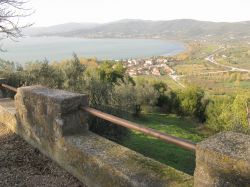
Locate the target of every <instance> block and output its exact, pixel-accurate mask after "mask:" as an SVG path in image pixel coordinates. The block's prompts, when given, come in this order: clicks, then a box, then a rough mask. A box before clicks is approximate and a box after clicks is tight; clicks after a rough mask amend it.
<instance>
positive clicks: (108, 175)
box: [0, 86, 193, 187]
mask: <svg viewBox="0 0 250 187" xmlns="http://www.w3.org/2000/svg"><path fill="white" fill-rule="evenodd" d="M8 101H9V102H11V101H10V100H8ZM87 104H88V102H87V96H86V95H82V94H75V93H70V92H66V91H62V90H52V89H47V88H44V87H41V86H32V87H23V88H19V89H18V92H17V94H16V96H15V108H16V111H15V112H16V113H15V114H14V115H11V117H12V118H15V120H13V122H15V124H13V123H8V122H7V121H5V124H7V125H8V126H9V127H10V128H11V129H13V130H14V131H15V132H16V133H17V134H19V135H20V136H22V137H23V138H24V139H25V140H26V141H27V142H29V143H30V144H31V145H32V146H34V147H36V148H37V149H39V150H40V151H41V152H42V153H43V154H45V155H47V156H48V157H50V158H51V159H53V160H54V161H55V162H57V163H58V164H59V165H60V166H61V167H63V168H64V169H66V170H67V171H69V172H70V173H71V174H72V175H74V176H75V177H77V178H78V179H79V180H80V181H82V182H83V183H84V184H86V185H87V186H90V187H92V186H105V187H109V186H110V187H111V186H112V187H113V186H117V187H119V186H152V187H157V186H193V177H192V176H190V175H187V174H185V173H182V172H180V171H177V170H175V169H173V168H171V167H169V166H166V165H164V164H161V163H159V162H157V161H154V160H152V159H149V158H146V157H144V156H142V155H141V154H139V153H136V152H134V151H132V150H130V149H127V148H125V147H123V146H120V145H118V144H116V143H114V142H111V141H109V140H107V139H105V138H103V137H100V136H98V135H96V134H94V133H92V132H90V131H88V125H87V122H86V120H87V114H86V113H84V112H82V111H81V110H80V107H81V106H86V105H87ZM0 108H1V101H0ZM2 108H3V111H4V110H5V112H7V113H8V110H6V108H4V107H2ZM2 114H3V113H2ZM0 116H1V109H0ZM3 121H4V119H3ZM0 122H1V118H0ZM13 127H14V128H13Z"/></svg>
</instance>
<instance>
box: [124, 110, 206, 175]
mask: <svg viewBox="0 0 250 187" xmlns="http://www.w3.org/2000/svg"><path fill="white" fill-rule="evenodd" d="M130 120H131V119H130ZM132 121H134V122H136V123H139V124H142V125H144V126H146V127H150V128H153V129H156V130H159V131H161V132H164V133H167V134H170V135H173V136H176V137H180V138H184V139H188V140H190V141H192V142H199V141H201V140H202V139H204V138H205V137H206V135H205V134H204V133H202V132H200V130H198V124H197V123H196V122H194V121H193V120H190V119H185V118H180V117H178V116H176V115H172V114H171V115H166V114H155V113H154V114H144V115H143V116H142V117H140V118H138V119H132ZM122 144H123V145H124V146H126V147H128V148H130V149H132V150H135V151H137V152H139V153H141V154H143V155H145V156H147V157H150V158H153V159H155V160H157V161H159V162H162V163H164V164H167V165H169V166H171V167H174V168H176V169H178V170H181V171H183V172H186V173H188V174H193V172H194V168H195V155H194V153H192V152H191V151H186V150H184V149H182V148H179V147H177V146H175V145H171V144H167V143H164V142H162V141H160V140H157V139H155V138H152V137H149V136H145V135H143V134H141V133H138V132H135V131H133V132H132V133H131V135H130V137H129V138H127V139H126V140H125V141H124V142H123V143H122Z"/></svg>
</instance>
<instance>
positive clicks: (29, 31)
mask: <svg viewBox="0 0 250 187" xmlns="http://www.w3.org/2000/svg"><path fill="white" fill-rule="evenodd" d="M98 25H99V24H97V23H65V24H60V25H53V26H50V27H29V28H26V29H24V31H23V33H24V35H28V36H45V35H63V33H68V32H73V31H76V30H85V29H91V28H94V27H97V26H98Z"/></svg>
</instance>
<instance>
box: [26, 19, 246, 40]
mask: <svg viewBox="0 0 250 187" xmlns="http://www.w3.org/2000/svg"><path fill="white" fill-rule="evenodd" d="M33 29H34V30H35V32H32V31H31V32H28V34H30V35H59V36H77V37H87V38H124V37H126V38H174V39H176V38H179V39H186V38H189V39H195V38H204V37H206V38H216V37H231V38H233V37H235V38H249V37H250V34H249V33H250V21H245V22H234V23H226V22H207V21H197V20H190V19H180V20H171V21H149V20H131V19H126V20H120V21H116V22H111V23H106V24H99V25H98V24H94V23H93V24H84V23H82V24H64V25H59V26H52V27H47V28H42V29H41V30H39V28H33ZM36 29H37V30H36ZM26 33H27V32H26Z"/></svg>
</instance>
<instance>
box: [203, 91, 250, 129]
mask: <svg viewBox="0 0 250 187" xmlns="http://www.w3.org/2000/svg"><path fill="white" fill-rule="evenodd" d="M249 98H250V97H249V95H247V94H238V95H237V96H236V97H232V96H227V97H215V98H213V99H212V101H211V102H210V103H209V105H208V107H207V110H206V115H207V126H208V127H209V128H211V129H212V130H214V131H216V132H220V131H229V130H233V131H238V132H244V133H247V132H249V130H250V128H249V121H248V112H247V111H248V107H249Z"/></svg>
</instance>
